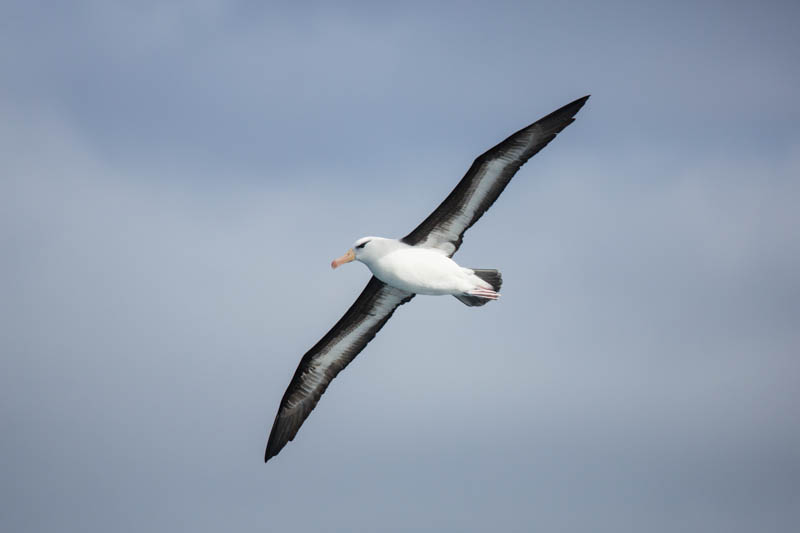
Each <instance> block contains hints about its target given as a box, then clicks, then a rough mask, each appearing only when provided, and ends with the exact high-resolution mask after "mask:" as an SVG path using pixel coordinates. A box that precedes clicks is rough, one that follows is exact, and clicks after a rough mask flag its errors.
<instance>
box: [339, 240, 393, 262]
mask: <svg viewBox="0 0 800 533" xmlns="http://www.w3.org/2000/svg"><path fill="white" fill-rule="evenodd" d="M398 244H399V243H398V242H397V241H395V240H394V239H384V238H383V237H361V238H360V239H358V240H357V241H356V242H355V243H353V247H352V248H350V249H349V250H347V253H345V254H344V255H343V256H342V257H340V258H338V259H334V260H333V261H332V262H331V268H336V267H339V266H342V265H343V264H345V263H349V262H350V261H361V262H362V263H366V264H369V263H370V262H372V261H374V260H375V259H377V258H379V257H381V256H382V255H384V254H385V253H387V252H389V251H391V250H393V249H394V248H396V247H397V245H398Z"/></svg>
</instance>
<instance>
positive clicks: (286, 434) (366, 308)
mask: <svg viewBox="0 0 800 533" xmlns="http://www.w3.org/2000/svg"><path fill="white" fill-rule="evenodd" d="M413 297H414V295H413V294H412V293H409V292H405V291H402V290H400V289H396V288H394V287H391V286H389V285H386V284H385V283H383V282H382V281H380V280H378V279H377V278H375V277H373V278H372V279H371V280H370V281H369V283H367V286H366V287H365V288H364V290H363V291H362V292H361V295H360V296H359V297H358V299H356V301H355V303H354V304H353V305H352V306H350V309H348V310H347V312H346V313H345V314H344V316H343V317H342V318H341V319H339V321H338V322H337V323H336V325H335V326H333V328H332V329H331V330H330V331H329V332H328V333H327V334H326V335H325V336H324V337H323V338H322V339H321V340H320V341H319V342H318V343H317V344H315V345H314V347H313V348H311V349H310V350H309V351H308V352H307V353H306V354H305V355H304V356H303V359H302V360H300V365H299V366H298V367H297V370H296V371H295V373H294V377H293V378H292V381H291V383H289V388H287V389H286V392H285V393H284V395H283V399H282V400H281V406H280V408H279V409H278V414H277V415H276V416H275V422H274V423H273V425H272V431H271V432H270V434H269V440H268V441H267V451H266V452H265V454H264V461H265V462H266V461H269V459H270V458H271V457H274V456H275V455H277V454H278V452H280V451H281V449H282V448H283V447H284V446H285V445H286V443H287V442H289V441H290V440H292V439H294V437H295V435H296V434H297V430H299V429H300V426H301V425H303V422H304V421H305V419H306V418H308V415H309V414H310V413H311V411H312V410H313V409H314V407H315V406H316V405H317V402H318V401H319V399H320V396H322V393H324V392H325V389H327V388H328V385H329V384H330V382H331V381H332V380H333V378H335V377H336V375H337V374H338V373H339V372H341V371H342V370H343V369H344V367H346V366H347V365H348V364H349V363H350V361H352V360H353V359H355V357H356V356H357V355H358V354H359V353H360V352H361V350H363V349H364V347H365V346H366V345H367V343H369V341H371V340H372V339H373V338H374V337H375V334H376V333H378V331H379V330H380V329H381V328H382V327H383V325H384V324H386V321H387V320H389V318H390V317H391V316H392V313H394V310H395V309H397V308H398V307H399V306H401V305H403V304H404V303H406V302H407V301H409V300H411V298H413Z"/></svg>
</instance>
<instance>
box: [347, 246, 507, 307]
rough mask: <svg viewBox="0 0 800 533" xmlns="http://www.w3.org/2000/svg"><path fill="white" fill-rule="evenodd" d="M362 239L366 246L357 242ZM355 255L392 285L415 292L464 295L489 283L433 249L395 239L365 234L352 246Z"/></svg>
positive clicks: (381, 278) (488, 285) (486, 287)
mask: <svg viewBox="0 0 800 533" xmlns="http://www.w3.org/2000/svg"><path fill="white" fill-rule="evenodd" d="M364 241H366V243H367V244H366V245H365V246H363V247H362V248H358V245H359V244H361V243H362V242H364ZM354 251H355V258H356V260H357V261H361V262H362V263H364V264H365V265H367V267H368V268H369V269H370V270H371V271H372V274H373V275H374V276H375V277H376V278H378V279H379V280H381V281H382V282H384V283H386V284H387V285H391V286H392V287H396V288H398V289H401V290H404V291H407V292H412V293H415V294H434V295H441V294H452V295H459V294H467V293H470V292H471V291H474V290H475V289H491V288H492V287H491V285H490V284H489V283H487V282H485V281H484V280H482V279H481V278H479V277H478V276H476V275H475V274H474V273H473V271H472V270H470V269H468V268H463V267H460V266H459V265H458V263H456V262H455V261H453V260H452V259H450V258H449V257H448V256H447V254H445V253H444V252H443V251H441V250H438V249H436V248H421V247H418V246H409V245H407V244H405V243H402V242H400V241H397V240H395V239H384V238H381V237H365V238H363V239H359V240H358V241H357V242H356V246H355V247H354Z"/></svg>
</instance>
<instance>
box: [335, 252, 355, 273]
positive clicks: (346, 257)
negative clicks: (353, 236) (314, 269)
mask: <svg viewBox="0 0 800 533" xmlns="http://www.w3.org/2000/svg"><path fill="white" fill-rule="evenodd" d="M355 258H356V253H355V252H354V251H353V249H352V248H350V249H349V250H347V253H346V254H344V255H343V256H342V257H340V258H339V259H334V260H333V261H331V268H336V267H340V266H342V265H343V264H345V263H349V262H350V261H353V260H354V259H355Z"/></svg>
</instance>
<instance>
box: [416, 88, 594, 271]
mask: <svg viewBox="0 0 800 533" xmlns="http://www.w3.org/2000/svg"><path fill="white" fill-rule="evenodd" d="M588 99H589V97H588V96H584V97H583V98H578V99H577V100H575V101H574V102H572V103H569V104H567V105H565V106H564V107H562V108H560V109H557V110H556V111H553V112H552V113H550V114H549V115H547V116H546V117H544V118H541V119H539V120H537V121H536V122H534V123H533V124H531V125H530V126H528V127H526V128H523V129H521V130H519V131H518V132H517V133H515V134H513V135H512V136H510V137H509V138H508V139H506V140H504V141H503V142H501V143H500V144H498V145H497V146H495V147H494V148H491V149H490V150H488V151H487V152H485V153H484V154H482V155H480V156H478V158H477V159H475V162H474V163H472V166H471V167H470V168H469V170H468V171H467V174H466V175H465V176H464V177H463V178H461V181H459V182H458V185H456V188H455V189H453V191H452V192H451V193H450V194H449V195H448V196H447V198H445V199H444V201H443V202H442V203H441V204H440V205H439V207H437V208H436V209H435V210H434V211H433V213H431V214H430V215H429V216H428V218H426V219H425V220H424V221H422V223H421V224H420V225H419V226H417V227H416V228H415V229H414V231H412V232H411V233H409V234H408V235H406V236H405V237H403V239H402V241H403V242H405V243H406V244H410V245H412V246H424V247H426V248H439V249H440V250H443V251H444V252H446V253H447V254H448V255H450V256H452V255H453V254H454V253H455V252H456V250H458V247H459V246H461V241H462V240H463V238H464V232H465V231H467V230H468V229H469V228H470V227H471V226H472V225H473V224H474V223H475V222H477V221H478V219H479V218H481V216H482V215H483V214H484V213H485V212H486V210H487V209H489V207H491V205H492V204H493V203H494V201H495V200H497V197H498V196H500V193H502V192H503V189H505V188H506V185H508V183H509V182H510V181H511V178H513V177H514V174H516V172H517V170H519V169H520V167H521V166H522V165H524V164H525V162H526V161H528V159H530V158H531V157H533V156H534V154H536V152H538V151H539V150H541V149H542V148H544V147H545V146H547V143H549V142H550V141H552V140H553V139H554V138H555V136H556V135H557V134H558V133H559V132H560V131H561V130H563V129H564V128H566V127H567V126H569V125H570V124H571V123H572V122H573V121H574V120H575V119H574V118H573V117H574V116H575V114H576V113H577V112H578V110H579V109H580V108H581V107H583V104H585V103H586V100H588Z"/></svg>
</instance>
